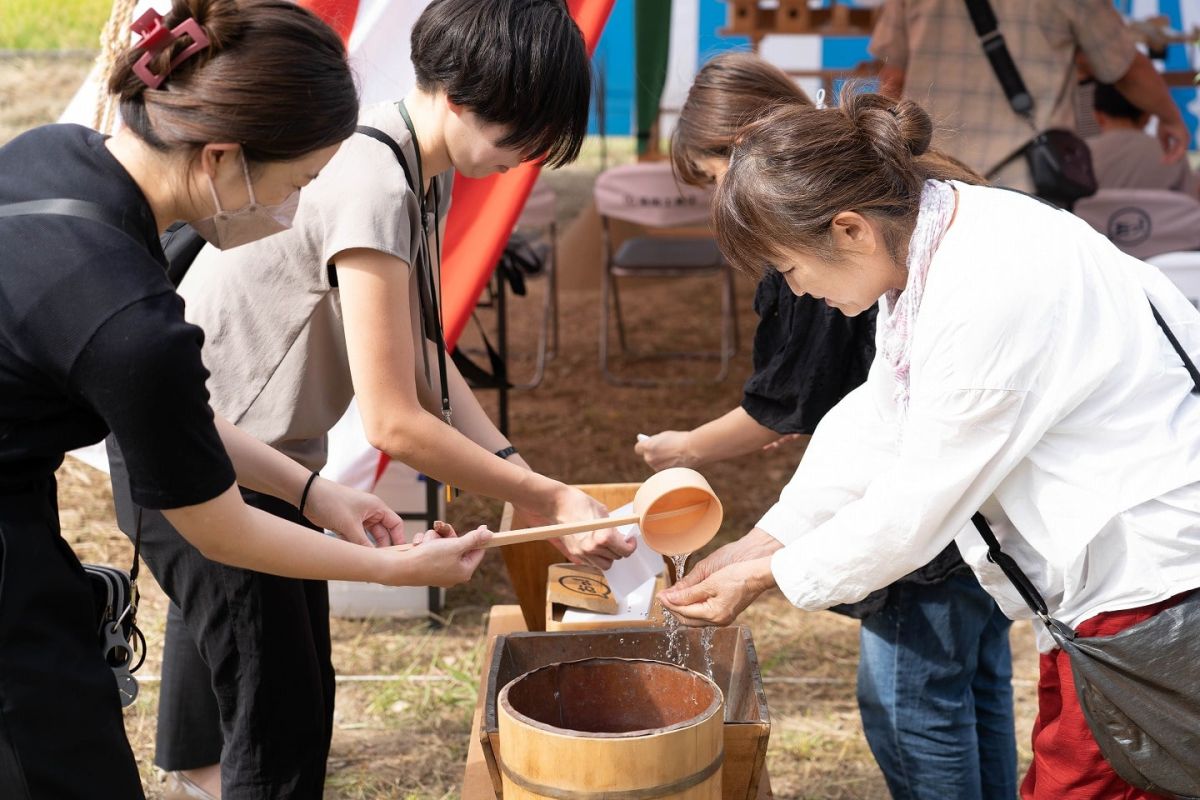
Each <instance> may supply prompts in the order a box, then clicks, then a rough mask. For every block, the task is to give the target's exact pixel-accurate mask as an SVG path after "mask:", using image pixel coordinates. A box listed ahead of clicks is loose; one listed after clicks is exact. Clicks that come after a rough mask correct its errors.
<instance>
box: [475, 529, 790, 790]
mask: <svg viewBox="0 0 1200 800" xmlns="http://www.w3.org/2000/svg"><path fill="white" fill-rule="evenodd" d="M556 552H557V551H556ZM543 574H544V573H543ZM525 629H526V628H525V625H524V618H523V616H522V614H521V608H520V607H519V606H513V605H504V606H492V610H491V614H490V615H489V617H488V626H487V634H486V636H487V640H488V648H487V653H486V654H485V657H484V659H483V665H482V671H483V672H484V673H485V674H483V675H481V676H480V681H479V696H478V698H477V699H476V702H475V714H474V716H473V717H472V720H471V738H470V740H469V744H468V745H467V763H466V768H465V769H464V770H463V782H462V791H461V793H460V797H461V800H497V798H496V792H495V789H493V788H492V778H491V775H490V774H489V772H488V766H487V761H486V759H485V758H484V755H483V745H482V744H481V743H480V739H479V730H480V727H481V724H482V720H483V706H484V699H485V698H484V692H485V691H486V689H487V675H486V671H487V669H488V666H489V665H490V664H491V661H492V645H493V643H494V640H495V637H496V636H498V635H500V634H505V633H517V632H519V631H523V630H525ZM773 797H774V795H773V794H772V793H771V781H770V778H769V777H768V775H767V769H766V767H765V766H764V767H763V773H762V777H761V778H760V779H759V782H758V800H768V798H773Z"/></svg>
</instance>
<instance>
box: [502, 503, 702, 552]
mask: <svg viewBox="0 0 1200 800" xmlns="http://www.w3.org/2000/svg"><path fill="white" fill-rule="evenodd" d="M707 506H708V501H707V500H705V501H702V502H699V503H692V504H691V505H687V506H681V507H679V508H672V509H669V510H667V511H658V512H655V513H654V514H647V515H646V521H647V522H653V521H655V520H659V519H669V518H671V517H679V516H682V515H684V514H690V513H691V512H693V511H698V510H700V509H703V508H705V507H707ZM632 522H641V517H640V516H638V515H637V514H630V515H629V516H626V517H601V518H599V519H591V520H587V521H585V522H559V523H556V524H554V525H542V526H540V527H537V528H518V529H517V530H515V531H504V532H503V533H496V534H493V535H492V538H491V539H489V540H488V543H487V544H485V545H484V547H485V548H489V547H503V546H504V545H506V544H520V543H521V542H536V541H538V540H540V539H556V538H558V537H559V536H570V535H571V534H572V533H583V532H585V531H598V530H601V529H603V528H616V527H618V526H621V525H628V524H630V523H632Z"/></svg>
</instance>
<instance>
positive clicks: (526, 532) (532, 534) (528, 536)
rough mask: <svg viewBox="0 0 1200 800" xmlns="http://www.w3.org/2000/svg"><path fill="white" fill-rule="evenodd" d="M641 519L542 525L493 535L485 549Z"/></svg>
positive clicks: (612, 518) (554, 537) (599, 528)
mask: <svg viewBox="0 0 1200 800" xmlns="http://www.w3.org/2000/svg"><path fill="white" fill-rule="evenodd" d="M640 519H641V517H639V516H638V515H637V514H630V515H629V516H627V517H601V518H599V519H589V520H584V521H583V522H558V523H555V524H554V525H540V526H538V527H536V528H518V529H517V530H515V531H504V532H503V533H494V534H492V538H491V539H489V540H488V542H487V544H485V545H484V547H485V548H490V547H503V546H504V545H506V544H520V543H521V542H536V541H540V540H542V539H556V538H558V537H559V536H570V535H571V534H572V533H585V532H587V531H598V530H601V529H603V528H615V527H617V526H619V525H629V524H630V523H633V522H637V521H638V520H640Z"/></svg>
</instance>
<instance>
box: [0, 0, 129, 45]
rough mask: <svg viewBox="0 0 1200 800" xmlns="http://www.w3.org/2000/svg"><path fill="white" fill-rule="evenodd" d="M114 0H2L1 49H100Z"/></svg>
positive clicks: (0, 4)
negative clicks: (102, 30)
mask: <svg viewBox="0 0 1200 800" xmlns="http://www.w3.org/2000/svg"><path fill="white" fill-rule="evenodd" d="M111 11H112V3H111V0H0V50H99V49H100V43H99V41H100V31H101V29H103V28H104V23H105V22H107V21H108V15H109V13H110V12H111Z"/></svg>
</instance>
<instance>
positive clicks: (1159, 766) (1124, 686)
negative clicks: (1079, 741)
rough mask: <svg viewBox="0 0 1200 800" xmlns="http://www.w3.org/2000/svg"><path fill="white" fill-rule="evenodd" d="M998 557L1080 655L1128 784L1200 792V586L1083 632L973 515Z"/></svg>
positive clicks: (1176, 793)
mask: <svg viewBox="0 0 1200 800" xmlns="http://www.w3.org/2000/svg"><path fill="white" fill-rule="evenodd" d="M1150 310H1151V311H1152V312H1153V314H1154V319H1155V321H1157V322H1158V324H1159V326H1160V327H1161V328H1162V330H1163V333H1164V334H1166V337H1167V339H1168V341H1170V343H1171V346H1172V347H1173V348H1174V349H1175V352H1177V353H1178V354H1179V357H1180V358H1182V359H1183V363H1184V365H1185V366H1186V367H1187V370H1188V373H1189V374H1190V375H1191V377H1192V382H1193V383H1194V384H1195V387H1196V388H1195V389H1193V390H1192V392H1193V394H1200V372H1197V370H1196V367H1195V365H1194V364H1193V363H1192V360H1191V358H1190V357H1189V356H1188V354H1187V352H1186V351H1185V350H1184V349H1183V347H1182V346H1181V345H1180V344H1179V340H1178V339H1176V338H1175V335H1174V334H1173V333H1172V332H1171V329H1170V328H1169V327H1168V326H1167V324H1166V322H1165V321H1164V320H1163V318H1162V316H1161V315H1160V314H1159V313H1158V309H1156V308H1154V306H1153V305H1151V306H1150ZM971 522H972V523H974V525H975V528H976V530H978V531H979V535H980V536H982V537H983V540H984V541H985V542H987V546H988V561H991V562H992V563H993V564H995V565H996V566H998V567H1000V569H1001V570H1002V571H1003V572H1004V575H1005V576H1006V577H1007V578H1008V579H1009V581H1011V582H1012V584H1013V586H1015V587H1016V589H1017V592H1018V593H1019V594H1020V595H1021V598H1022V599H1023V600H1024V601H1025V603H1026V605H1028V606H1029V608H1030V609H1031V610H1032V611H1033V613H1034V614H1036V615H1037V617H1038V619H1040V620H1041V621H1042V623H1043V624H1044V625H1045V626H1046V630H1047V631H1049V633H1050V636H1051V637H1053V639H1054V642H1055V644H1057V645H1058V646H1059V647H1060V648H1062V649H1063V651H1065V652H1066V654H1067V657H1068V658H1069V659H1070V661H1071V674H1072V675H1073V676H1074V678H1075V691H1076V693H1077V694H1078V695H1079V705H1080V706H1081V707H1082V709H1083V715H1084V717H1085V718H1086V719H1087V723H1088V727H1089V728H1090V729H1091V731H1092V736H1093V737H1095V739H1096V743H1097V744H1098V745H1099V746H1100V752H1101V753H1103V754H1104V758H1105V759H1106V760H1107V761H1108V763H1109V764H1110V765H1111V766H1112V768H1113V770H1114V771H1115V772H1116V773H1117V774H1118V775H1119V776H1121V778H1122V779H1123V780H1125V781H1126V782H1127V783H1129V784H1131V785H1133V786H1136V787H1137V788H1139V789H1144V790H1146V791H1148V792H1153V793H1155V794H1162V795H1167V796H1169V797H1177V798H1185V800H1196V799H1197V798H1200V591H1193V592H1192V593H1191V594H1190V595H1188V596H1187V597H1186V598H1184V599H1183V600H1182V601H1181V602H1179V603H1178V604H1176V605H1174V606H1172V607H1170V608H1168V609H1166V610H1164V611H1160V612H1159V613H1158V614H1155V615H1154V616H1153V617H1151V618H1150V619H1148V620H1145V621H1143V622H1140V623H1138V624H1136V625H1133V626H1131V627H1129V628H1126V629H1125V630H1123V631H1121V632H1120V633H1116V634H1113V635H1111V636H1087V637H1082V636H1078V635H1077V634H1076V633H1075V631H1074V630H1073V629H1072V628H1071V627H1070V626H1068V625H1066V624H1064V623H1063V622H1061V621H1059V620H1057V619H1055V618H1054V617H1052V616H1050V610H1049V608H1048V607H1047V606H1046V601H1045V600H1043V599H1042V596H1041V594H1040V593H1039V592H1038V590H1037V588H1036V587H1035V586H1034V585H1033V583H1032V581H1030V580H1029V578H1028V577H1027V576H1026V575H1025V573H1024V572H1022V571H1021V568H1020V567H1019V566H1017V563H1016V562H1015V561H1014V560H1013V559H1012V558H1011V557H1010V556H1009V555H1008V554H1006V553H1004V552H1002V551H1001V550H1000V543H999V542H998V541H996V536H995V534H994V533H992V529H991V526H989V525H988V523H987V520H986V519H984V518H983V515H982V514H979V513H976V514H975V515H974V516H973V517H971Z"/></svg>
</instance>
